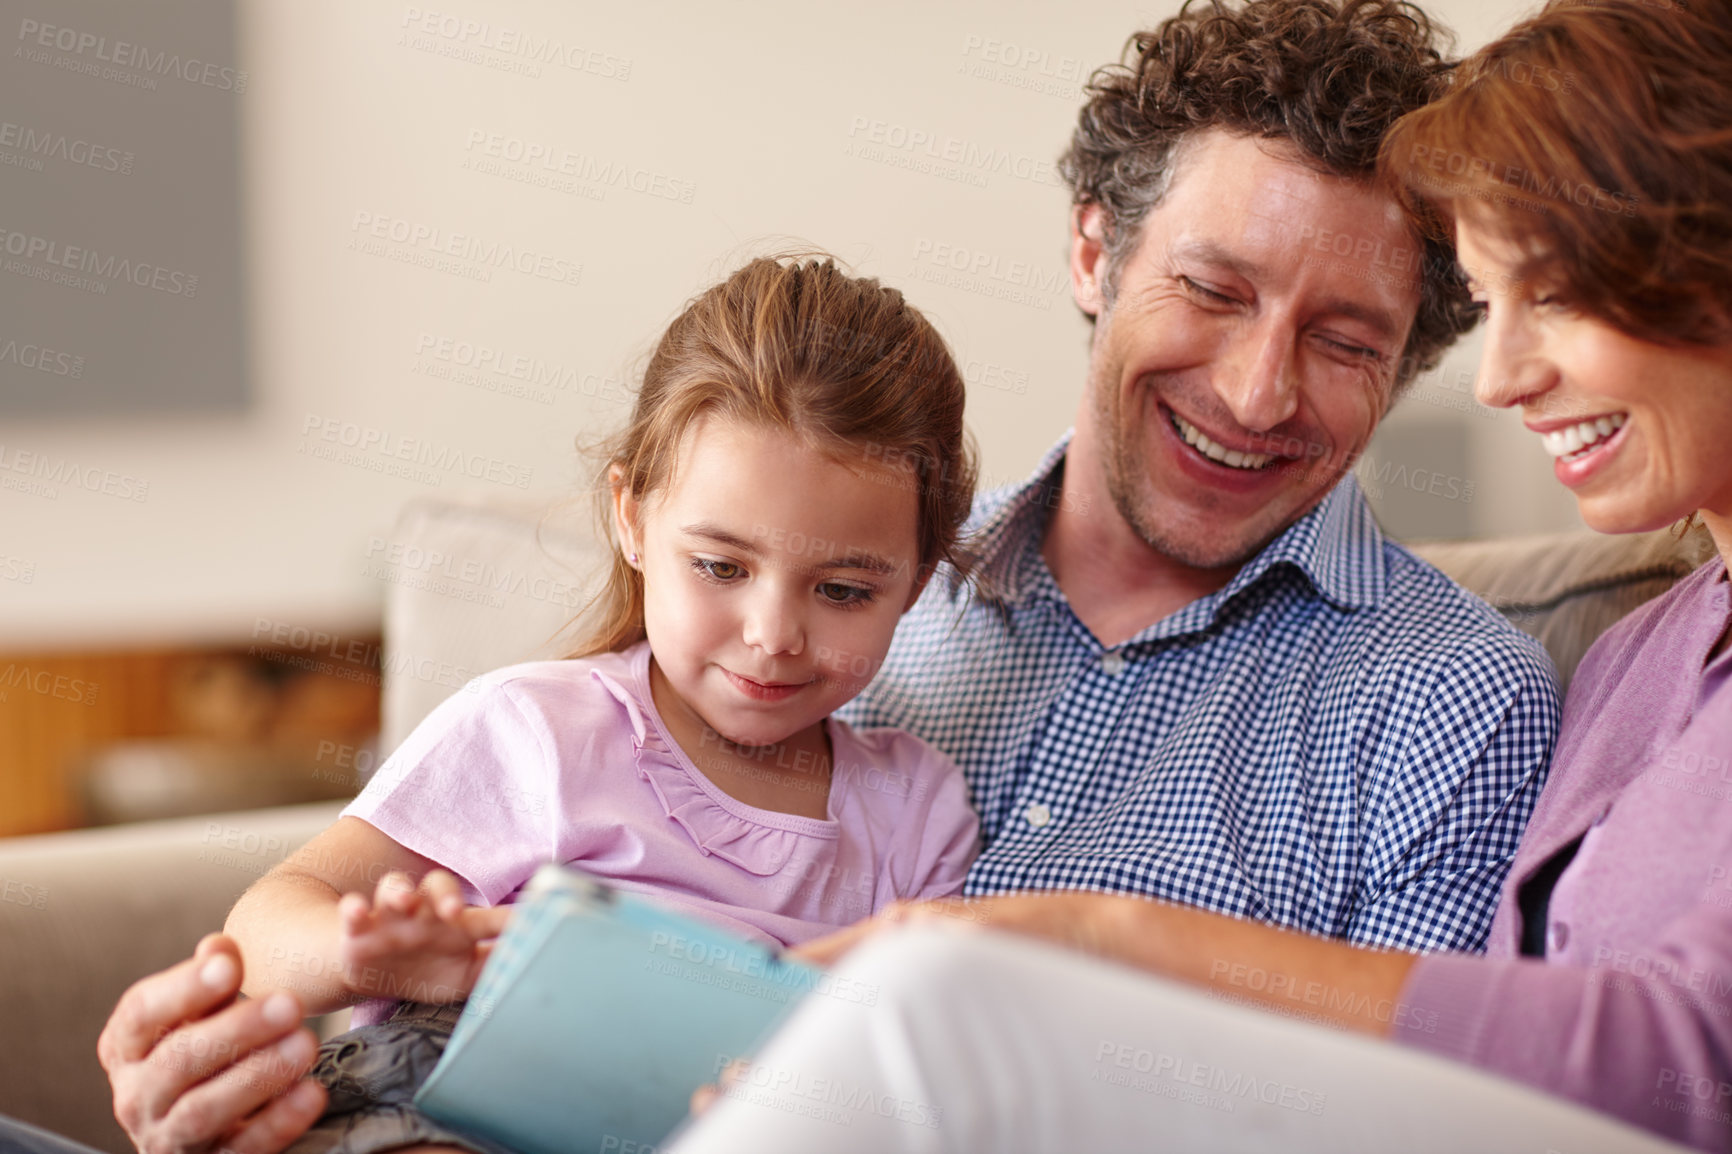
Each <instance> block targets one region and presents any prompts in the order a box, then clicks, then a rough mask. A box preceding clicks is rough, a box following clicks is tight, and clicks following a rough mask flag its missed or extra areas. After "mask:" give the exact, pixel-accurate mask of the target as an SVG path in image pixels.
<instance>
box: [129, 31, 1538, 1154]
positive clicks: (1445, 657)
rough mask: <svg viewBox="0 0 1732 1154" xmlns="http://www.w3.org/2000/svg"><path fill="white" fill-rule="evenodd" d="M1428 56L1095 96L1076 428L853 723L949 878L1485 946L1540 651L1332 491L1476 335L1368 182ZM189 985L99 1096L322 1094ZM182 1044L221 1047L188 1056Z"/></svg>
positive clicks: (155, 1127) (137, 1014)
mask: <svg viewBox="0 0 1732 1154" xmlns="http://www.w3.org/2000/svg"><path fill="white" fill-rule="evenodd" d="M1432 39H1433V37H1432V30H1431V27H1430V25H1429V24H1428V23H1427V22H1426V21H1425V19H1424V18H1423V16H1422V15H1421V14H1420V13H1418V12H1417V10H1414V9H1410V8H1404V7H1402V6H1399V5H1396V4H1393V3H1389V2H1387V0H1370V2H1361V0H1349V3H1348V5H1347V6H1346V7H1345V8H1343V9H1339V10H1338V9H1337V8H1335V7H1334V6H1333V5H1332V4H1330V3H1326V2H1324V0H1253V2H1252V3H1250V4H1248V5H1247V6H1246V7H1245V8H1243V9H1242V10H1239V11H1238V12H1223V13H1218V14H1217V13H1215V12H1213V11H1212V10H1204V11H1202V12H1194V13H1189V14H1185V15H1181V16H1180V17H1178V18H1176V19H1175V20H1173V21H1168V22H1167V23H1166V24H1164V25H1163V26H1162V27H1161V29H1159V30H1157V31H1155V32H1152V33H1146V34H1143V35H1141V36H1139V37H1138V38H1137V39H1136V41H1135V45H1136V48H1137V54H1136V59H1135V61H1134V63H1133V64H1132V66H1131V67H1129V68H1128V69H1126V70H1125V71H1123V72H1122V73H1120V74H1118V75H1117V76H1115V77H1113V78H1112V79H1110V80H1108V81H1107V82H1106V83H1105V84H1104V86H1103V87H1102V89H1101V91H1100V92H1098V93H1097V95H1096V96H1095V97H1094V99H1093V100H1091V101H1090V103H1089V105H1088V106H1087V107H1086V108H1085V109H1084V110H1083V113H1082V116H1081V122H1080V126H1079V129H1078V133H1077V140H1076V142H1075V144H1073V147H1072V149H1071V152H1070V154H1069V155H1068V156H1067V158H1066V163H1065V170H1066V172H1067V174H1068V175H1069V179H1070V180H1071V182H1072V187H1073V189H1074V198H1075V201H1076V205H1075V209H1074V211H1073V217H1072V262H1071V265H1072V282H1073V288H1074V292H1075V296H1076V299H1077V303H1078V305H1079V306H1080V307H1081V308H1082V309H1083V311H1084V312H1085V313H1087V314H1088V315H1089V316H1090V317H1092V318H1094V321H1095V333H1094V338H1093V343H1092V349H1091V355H1090V364H1089V387H1088V389H1087V391H1086V395H1085V399H1084V402H1083V406H1082V409H1081V411H1080V412H1079V414H1078V418H1077V425H1076V431H1075V433H1074V435H1073V436H1072V437H1070V438H1069V439H1068V440H1067V441H1061V442H1060V444H1059V445H1058V446H1057V447H1056V448H1055V449H1054V451H1053V453H1052V454H1051V455H1049V457H1048V459H1047V460H1046V461H1045V462H1043V463H1042V465H1041V467H1040V469H1039V470H1038V471H1037V474H1036V478H1035V480H1034V481H1033V482H1031V483H1030V484H1029V485H1027V486H1024V487H1022V488H1020V489H1018V490H1016V491H1014V492H1011V493H998V494H991V495H988V496H987V497H985V498H983V499H982V500H981V502H980V504H979V507H978V510H977V517H976V521H977V527H978V528H979V530H980V536H979V538H978V545H977V547H978V549H979V553H980V558H981V561H980V567H979V574H980V578H981V580H982V581H983V582H985V583H986V589H985V591H984V592H981V593H979V594H976V593H975V592H973V591H971V590H970V589H968V588H967V587H958V586H956V585H955V584H954V583H953V582H952V581H950V580H948V577H949V576H950V575H948V574H940V575H939V577H938V578H937V579H935V580H934V582H933V583H932V586H931V587H930V589H929V591H928V593H927V594H926V596H925V597H924V599H923V600H922V602H921V604H920V605H919V606H918V607H917V608H916V609H915V610H914V611H912V612H911V613H910V615H909V619H908V620H907V622H906V623H905V625H904V627H903V629H902V631H900V632H899V638H898V642H897V645H896V647H895V648H894V649H893V650H892V653H891V658H890V661H889V662H888V664H887V665H886V667H885V669H884V670H883V672H882V674H881V675H880V678H879V680H878V682H877V683H876V684H875V685H874V687H873V689H872V690H871V691H870V693H869V694H868V695H867V697H866V699H865V700H863V701H862V702H861V703H860V704H859V705H858V706H856V707H855V708H854V712H853V719H854V720H856V721H861V722H874V721H883V722H891V723H895V724H901V725H906V726H908V727H909V728H912V729H914V730H915V731H916V732H917V733H920V734H921V735H922V736H924V737H926V738H927V739H929V740H931V741H933V742H935V743H936V744H937V745H939V746H940V747H941V748H943V749H945V750H946V751H947V752H948V753H950V754H951V755H952V756H953V757H955V758H957V760H958V761H959V762H961V763H962V765H963V767H964V768H965V770H966V771H967V772H968V774H969V778H970V783H971V785H972V787H973V790H974V800H975V803H976V805H977V806H978V807H979V808H980V810H981V814H982V825H983V833H984V835H985V839H986V847H985V852H984V853H983V854H982V856H981V858H980V860H979V862H978V863H977V864H976V866H975V868H974V871H973V873H972V874H971V876H970V881H969V892H971V893H973V894H986V893H993V892H998V891H1003V890H1010V889H1020V888H1037V889H1055V888H1066V887H1082V888H1093V889H1101V890H1114V891H1125V892H1133V893H1139V894H1146V895H1150V896H1160V897H1168V898H1172V899H1175V900H1178V901H1183V902H1187V903H1191V904H1195V905H1199V906H1203V907H1206V908H1209V909H1215V910H1222V911H1226V912H1232V913H1241V914H1245V915H1247V916H1250V917H1254V918H1258V919H1262V920H1265V921H1269V922H1272V923H1276V924H1280V925H1286V926H1293V927H1298V928H1302V929H1308V930H1313V931H1316V932H1319V933H1324V934H1329V935H1332V936H1336V937H1344V938H1347V939H1349V940H1353V941H1359V942H1368V943H1382V944H1388V945H1398V946H1404V947H1408V948H1415V949H1419V948H1446V947H1454V948H1475V947H1477V946H1478V945H1479V944H1480V943H1481V941H1482V940H1483V937H1484V934H1485V930H1486V925H1487V922H1488V920H1489V918H1490V915H1491V910H1492V905H1493V900H1494V897H1495V894H1496V891H1497V886H1498V883H1499V881H1500V880H1501V878H1502V876H1503V873H1504V871H1505V869H1506V868H1507V866H1508V863H1509V859H1510V856H1511V855H1512V854H1513V852H1514V849H1515V845H1516V842H1517V840H1518V839H1519V837H1520V834H1521V829H1522V826H1523V824H1524V823H1525V821H1526V818H1527V814H1528V812H1529V810H1530V808H1531V807H1532V804H1533V800H1534V798H1535V796H1536V795H1537V793H1538V790H1539V787H1540V784H1541V779H1542V777H1543V772H1544V766H1545V763H1546V759H1547V757H1548V755H1549V752H1550V746H1551V741H1552V737H1553V735H1554V733H1555V730H1556V725H1557V697H1556V691H1555V687H1554V685H1553V682H1552V676H1551V671H1550V667H1549V664H1548V662H1547V660H1546V658H1545V657H1544V655H1543V653H1542V652H1541V651H1540V649H1539V648H1538V646H1537V645H1535V644H1534V643H1533V642H1531V641H1530V640H1528V639H1526V638H1524V637H1522V636H1521V635H1519V634H1518V633H1516V632H1515V631H1514V630H1513V629H1511V628H1509V627H1508V626H1507V625H1505V624H1504V623H1503V622H1502V621H1501V620H1500V619H1498V618H1497V617H1496V615H1495V614H1493V613H1492V612H1491V611H1490V610H1489V609H1487V608H1486V607H1485V606H1483V605H1481V604H1479V603H1477V602H1474V601H1473V600H1472V599H1471V598H1469V597H1468V596H1467V595H1466V594H1464V593H1462V592H1461V591H1459V590H1458V589H1456V588H1455V587H1454V586H1453V585H1451V584H1450V583H1449V582H1448V581H1447V580H1445V579H1444V578H1443V577H1442V576H1441V575H1439V574H1437V573H1436V572H1435V571H1433V570H1430V569H1428V568H1427V567H1425V566H1423V565H1421V564H1420V563H1419V562H1417V561H1415V560H1414V559H1413V558H1411V557H1410V556H1409V555H1408V554H1406V553H1405V552H1404V551H1402V550H1400V549H1399V548H1397V547H1395V546H1393V545H1389V544H1387V543H1385V542H1384V541H1383V540H1382V538H1381V536H1380V534H1379V533H1378V531H1377V528H1376V526H1375V524H1374V523H1373V521H1372V520H1371V517H1370V514H1369V511H1368V510H1367V508H1366V506H1365V503H1364V500H1363V498H1362V496H1361V495H1360V494H1359V492H1358V490H1357V488H1356V487H1355V486H1354V484H1353V483H1352V481H1351V480H1344V478H1345V476H1346V473H1347V471H1348V469H1349V468H1350V466H1351V464H1352V462H1353V461H1354V460H1355V458H1356V457H1357V455H1358V453H1359V452H1360V451H1361V450H1362V449H1363V447H1364V445H1365V443H1366V442H1367V440H1368V439H1369V438H1370V436H1371V433H1372V431H1373V430H1374V429H1375V427H1376V424H1377V421H1378V420H1379V419H1380V418H1381V417H1382V415H1383V413H1384V412H1385V411H1386V409H1387V407H1388V404H1389V403H1390V400H1391V399H1392V397H1393V395H1394V393H1395V392H1396V390H1397V389H1398V388H1399V387H1400V386H1401V385H1402V384H1404V383H1406V382H1407V381H1408V380H1410V379H1411V378H1412V377H1413V376H1414V375H1415V374H1416V373H1417V372H1419V371H1420V370H1421V369H1422V368H1423V367H1425V366H1426V365H1427V364H1428V363H1430V362H1431V361H1432V360H1434V359H1435V357H1436V356H1437V355H1438V354H1439V353H1440V351H1441V350H1442V349H1443V347H1444V346H1445V345H1447V344H1448V342H1449V341H1450V340H1451V339H1453V337H1454V336H1455V335H1456V333H1457V332H1458V331H1459V330H1460V329H1461V328H1463V327H1465V318H1466V316H1467V313H1466V311H1465V310H1466V308H1467V305H1466V302H1465V298H1464V297H1463V296H1462V295H1461V294H1460V291H1459V288H1458V287H1457V286H1456V284H1455V281H1454V277H1453V274H1452V271H1451V270H1452V264H1451V262H1450V259H1449V258H1448V256H1447V253H1446V252H1445V251H1444V250H1442V249H1439V248H1437V247H1436V246H1434V245H1423V246H1422V245H1421V244H1420V242H1418V241H1417V240H1416V239H1415V236H1414V234H1413V232H1412V229H1411V226H1410V225H1409V223H1408V222H1407V221H1406V220H1405V219H1404V218H1403V217H1402V216H1401V215H1400V213H1399V212H1398V211H1397V209H1396V206H1395V204H1394V202H1393V201H1392V200H1391V199H1390V198H1389V197H1388V196H1387V195H1386V194H1384V193H1382V192H1380V191H1378V190H1376V189H1374V188H1373V187H1371V186H1370V184H1369V183H1368V176H1369V172H1370V168H1371V164H1372V161H1373V158H1374V157H1375V155H1376V150H1377V144H1378V142H1379V140H1380V139H1381V137H1382V134H1383V133H1384V131H1385V130H1386V129H1387V128H1388V126H1389V124H1390V123H1392V122H1393V121H1394V119H1395V118H1396V117H1397V116H1399V115H1400V114H1401V113H1402V112H1405V111H1407V110H1408V109H1410V108H1413V107H1417V106H1418V105H1420V104H1422V103H1424V102H1425V101H1427V100H1428V99H1430V98H1431V97H1432V96H1433V95H1434V94H1435V93H1436V92H1437V91H1438V88H1439V86H1440V85H1441V84H1442V82H1443V77H1444V75H1445V72H1446V69H1445V67H1444V65H1443V64H1442V62H1441V60H1440V59H1439V57H1438V55H1437V53H1436V52H1435V51H1434V50H1433V48H1432ZM1075 908H1076V910H1077V911H1078V916H1086V911H1087V910H1088V909H1090V908H1092V907H1090V906H1089V905H1088V904H1087V903H1079V904H1077V906H1076V907H1075ZM1079 936H1085V937H1086V936H1087V935H1086V933H1084V934H1081V935H1079ZM205 948H206V949H218V950H220V949H221V948H222V943H220V942H218V943H216V944H214V945H210V946H207V947H205ZM198 981H199V978H198V971H197V970H196V969H194V968H191V967H188V966H183V967H180V968H177V969H176V970H171V971H168V972H166V973H165V974H162V975H156V976H153V977H151V978H147V979H145V980H144V982H141V983H140V985H139V986H137V987H135V988H134V990H133V991H131V992H129V994H128V996H127V998H126V999H123V1001H122V1003H121V1005H120V1007H119V1008H118V1009H117V1011H116V1015H115V1019H114V1020H113V1021H112V1022H111V1023H110V1027H109V1030H108V1031H107V1032H106V1033H105V1035H104V1051H103V1053H104V1060H105V1064H106V1066H107V1069H108V1070H109V1074H110V1078H111V1080H112V1081H113V1082H114V1084H115V1088H116V1109H117V1113H118V1114H119V1115H120V1116H121V1118H122V1120H123V1121H124V1122H125V1123H126V1125H127V1127H128V1132H129V1133H130V1134H131V1135H132V1136H133V1138H134V1141H135V1142H137V1143H138V1145H139V1146H140V1148H141V1149H145V1150H150V1151H156V1150H164V1151H167V1150H207V1149H215V1148H216V1146H217V1144H218V1143H219V1142H220V1143H224V1144H226V1145H227V1146H229V1147H230V1148H234V1149H240V1150H246V1151H249V1152H251V1151H261V1152H265V1151H274V1150H277V1149H280V1148H281V1147H282V1146H283V1145H285V1144H286V1143H287V1141H288V1140H289V1138H288V1137H287V1136H286V1135H287V1134H289V1133H291V1132H292V1133H298V1132H299V1131H298V1129H296V1127H304V1125H306V1124H307V1123H305V1122H302V1121H300V1119H301V1118H302V1117H303V1116H307V1113H308V1112H309V1111H310V1112H311V1113H314V1114H316V1112H317V1111H316V1109H315V1108H314V1107H315V1106H316V1105H317V1103H316V1102H315V1101H314V1100H313V1099H314V1098H315V1097H316V1095H315V1093H314V1091H311V1090H306V1091H298V1092H297V1093H304V1094H306V1095H307V1096H308V1097H307V1098H306V1099H305V1100H302V1099H299V1098H296V1099H292V1100H291V1099H289V1098H280V1099H275V1100H273V1099H272V1098H271V1096H270V1095H271V1094H272V1093H273V1092H274V1091H275V1090H276V1089H277V1087H279V1086H283V1085H288V1084H290V1081H291V1080H292V1078H293V1077H294V1076H298V1074H299V1071H300V1070H301V1069H302V1068H304V1064H305V1063H306V1062H308V1061H310V1056H311V1050H310V1046H309V1044H308V1042H309V1040H308V1039H306V1038H304V1037H299V1039H298V1040H296V1039H297V1037H298V1036H297V1035H296V1034H294V1033H293V1026H292V1025H277V1024H274V1023H267V1022H266V1021H265V1020H264V1019H263V1017H262V1012H261V1011H259V1010H258V1009H257V1008H256V1007H250V1004H248V1003H242V1004H240V1005H237V1006H227V996H226V994H219V993H212V992H211V990H209V989H201V988H200V987H199V986H198ZM234 985H235V986H238V980H237V981H236V982H235V983H234ZM224 1006H227V1008H223V1007H224ZM213 1012H214V1013H213ZM207 1014H213V1016H211V1017H208V1018H207V1017H206V1016H205V1015H207ZM166 1031H173V1032H172V1033H167V1034H166V1037H164V1038H163V1039H162V1040H161V1041H156V1042H151V1041H149V1039H152V1038H156V1037H158V1036H159V1035H161V1034H163V1033H165V1032H166ZM177 1039H178V1040H179V1043H184V1047H185V1048H187V1049H191V1050H199V1049H200V1048H201V1044H202V1051H201V1052H213V1053H216V1054H221V1055H225V1056H227V1055H234V1056H235V1058H236V1059H237V1060H238V1064H233V1065H229V1066H227V1067H226V1068H225V1065H224V1062H223V1061H222V1060H212V1061H210V1062H209V1063H208V1064H204V1065H198V1066H193V1065H189V1064H188V1063H185V1062H177V1061H175V1060H174V1059H173V1053H174V1052H177V1051H175V1050H174V1049H173V1047H174V1046H175V1045H177V1044H178V1043H177V1042H176V1040H177ZM165 1046H167V1047H169V1049H168V1050H166V1051H165ZM271 1046H284V1047H286V1048H287V1049H286V1050H285V1051H284V1052H282V1053H280V1054H279V1053H278V1051H275V1050H272V1049H270V1047H271ZM255 1047H262V1049H258V1050H256V1051H255V1049H254V1048H255ZM303 1050H304V1051H305V1052H303ZM249 1054H251V1057H248V1056H247V1055H249ZM246 1062H252V1063H254V1064H255V1065H259V1066H262V1070H263V1072H262V1073H249V1072H248V1070H249V1068H248V1067H247V1066H246ZM285 1104H286V1105H285ZM261 1106H262V1107H263V1112H261V1113H259V1114H254V1113H253V1111H255V1110H258V1109H259V1108H260V1107H261ZM261 1119H262V1121H261ZM237 1126H238V1127H244V1129H243V1130H241V1131H239V1133H241V1134H244V1135H245V1137H244V1138H233V1137H231V1138H227V1139H225V1138H224V1137H223V1135H226V1134H229V1133H230V1131H231V1129H232V1128H234V1127H237Z"/></svg>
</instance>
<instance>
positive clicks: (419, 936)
mask: <svg viewBox="0 0 1732 1154" xmlns="http://www.w3.org/2000/svg"><path fill="white" fill-rule="evenodd" d="M510 916H511V907H510V906H493V907H491V908H484V907H479V906H470V905H466V904H464V901H463V893H462V891H461V890H460V889H459V888H458V884H457V878H456V877H455V876H453V875H452V874H451V873H449V872H447V871H445V870H440V869H435V870H429V871H428V872H427V874H426V876H425V877H423V878H422V879H421V884H420V885H418V886H417V885H416V884H415V883H414V881H413V880H412V879H411V878H410V877H409V875H408V874H405V873H400V872H397V871H392V872H391V873H388V874H386V875H385V876H384V877H382V878H380V879H379V885H378V887H377V888H376V890H375V891H374V894H373V898H372V900H371V901H369V900H368V898H367V896H366V895H365V894H361V893H349V894H344V895H343V898H342V900H341V901H340V902H338V903H337V917H338V924H339V927H340V932H341V937H340V941H339V944H338V956H339V957H340V959H341V961H342V964H343V973H344V974H345V975H346V976H347V982H348V986H349V989H351V990H353V991H354V992H355V993H357V994H362V995H365V996H367V997H374V998H377V997H386V998H401V999H404V1000H407V1001H412V1002H440V1003H442V1002H455V1001H459V1000H461V999H463V998H465V997H467V996H468V994H469V991H470V990H471V989H473V988H474V986H475V979H476V978H477V977H479V976H480V974H481V967H482V965H483V964H484V963H485V962H486V961H487V955H488V954H489V953H490V952H491V951H492V948H493V941H492V939H494V938H496V937H498V936H499V931H500V930H501V929H503V928H504V926H505V922H506V919H507V918H509V917H510Z"/></svg>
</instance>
